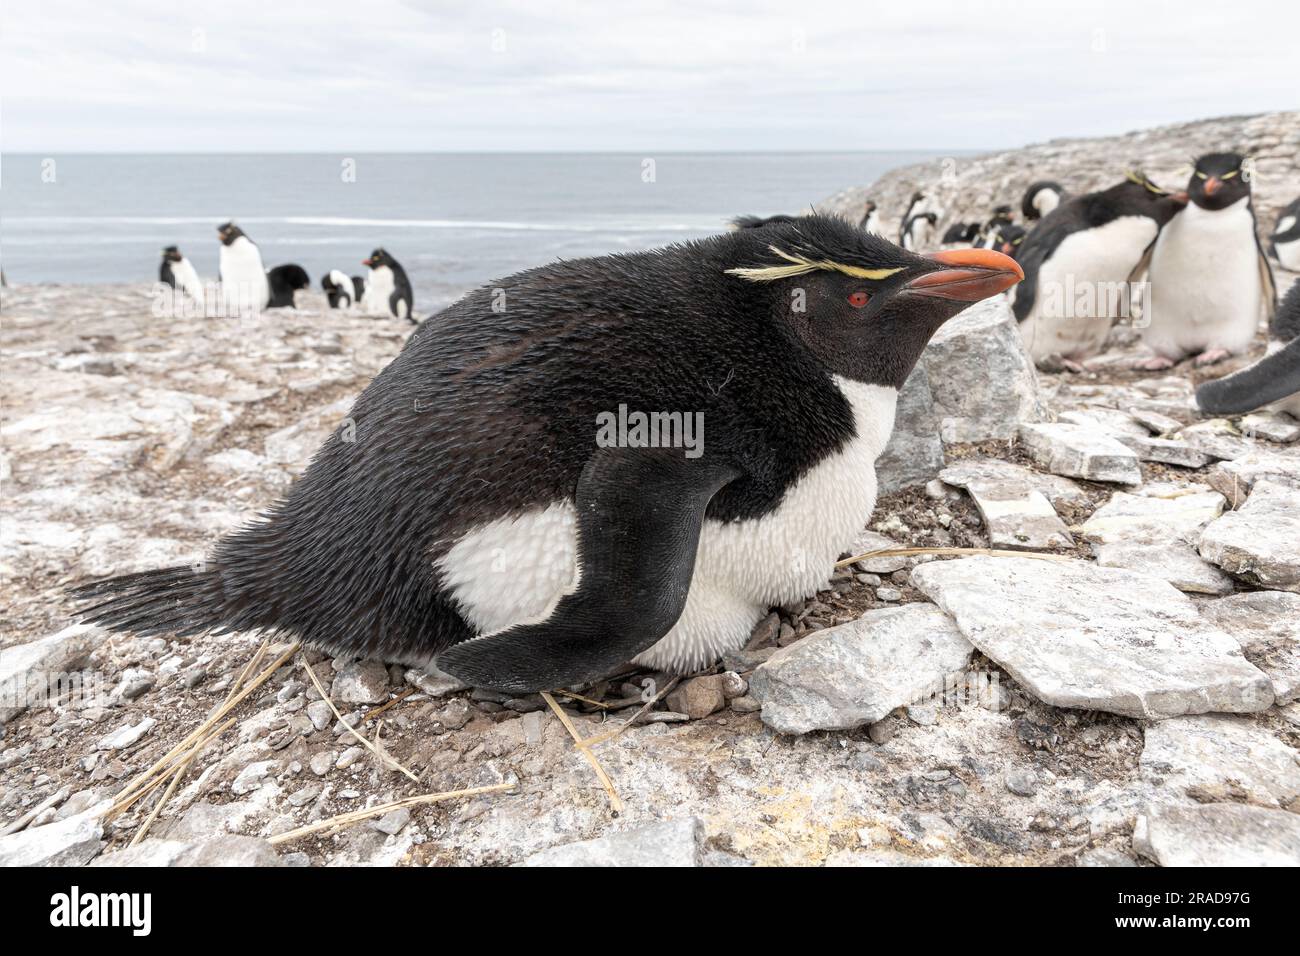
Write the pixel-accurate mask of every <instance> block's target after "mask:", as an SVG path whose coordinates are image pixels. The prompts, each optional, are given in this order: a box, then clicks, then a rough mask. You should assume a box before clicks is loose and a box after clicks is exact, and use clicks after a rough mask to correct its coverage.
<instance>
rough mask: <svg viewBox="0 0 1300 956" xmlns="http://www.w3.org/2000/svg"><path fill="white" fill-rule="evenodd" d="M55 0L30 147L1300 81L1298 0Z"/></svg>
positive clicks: (23, 16)
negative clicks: (1255, 0) (298, 1)
mask: <svg viewBox="0 0 1300 956" xmlns="http://www.w3.org/2000/svg"><path fill="white" fill-rule="evenodd" d="M1255 6H1256V5H1252V4H1251V3H1245V2H1240V0H1231V2H1230V0H1209V2H1202V0H1177V2H1167V3H1160V2H1155V3H1151V2H1140V0H1125V2H1122V3H1121V2H1115V0H1089V2H1073V3H1048V2H1028V0H1023V2H1022V0H986V2H978V0H976V2H968V3H957V2H953V3H948V2H944V0H924V2H920V0H890V2H885V3H875V2H866V0H860V2H856V3H843V4H838V3H819V2H811V0H783V2H767V0H732V2H728V3H722V2H712V0H665V2H660V3H635V4H633V3H626V4H624V3H616V2H614V0H606V2H593V3H574V2H565V0H534V2H527V3H525V2H501V3H491V2H470V0H465V2H461V0H430V2H421V0H414V2H401V0H363V2H355V0H353V2H343V3H340V2H332V0H330V2H320V3H311V4H302V5H301V6H295V5H292V4H288V3H282V2H280V0H221V2H216V3H214V2H194V3H188V2H181V3H176V2H167V0H164V2H159V0H148V2H136V0H125V2H113V3H105V2H103V0H67V2H59V0H36V2H30V0H29V2H25V3H24V2H18V0H15V2H10V3H6V4H5V5H4V10H3V56H2V57H0V78H2V80H3V92H4V103H3V110H4V112H3V119H2V123H3V129H2V133H0V135H2V139H0V146H2V147H3V148H4V149H6V150H10V151H15V152H37V153H47V152H60V151H62V152H70V151H126V152H135V151H140V152H172V151H204V152H208V151H327V152H345V153H350V152H363V151H378V150H575V151H577V150H631V151H647V150H654V149H657V150H674V149H686V150H718V149H722V150H798V149H808V150H857V149H903V148H934V149H940V150H942V149H980V148H987V147H1001V146H1012V145H1019V144H1022V143H1026V142H1032V141H1037V140H1042V139H1047V138H1051V137H1056V136H1085V135H1095V134H1101V133H1118V132H1124V131H1126V130H1130V129H1136V128H1140V127H1144V126H1150V125H1155V124H1159V123H1166V122H1174V121H1179V120H1190V119H1197V118H1201V117H1206V116H1215V115H1223V114H1231V113H1253V112H1261V111H1266V110H1274V109H1294V108H1296V107H1297V106H1300V93H1298V92H1297V91H1298V90H1300V82H1298V81H1297V74H1296V69H1297V63H1296V56H1297V52H1296V48H1295V44H1296V37H1297V35H1300V29H1298V28H1300V15H1298V14H1297V13H1296V12H1295V11H1296V10H1297V9H1300V5H1298V4H1295V3H1294V2H1293V3H1276V4H1273V3H1269V4H1263V3H1261V4H1258V5H1257V7H1258V10H1260V11H1263V12H1255V11H1254V9H1253V7H1255Z"/></svg>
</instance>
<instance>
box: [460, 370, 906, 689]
mask: <svg viewBox="0 0 1300 956" xmlns="http://www.w3.org/2000/svg"><path fill="white" fill-rule="evenodd" d="M836 384H837V385H838V386H839V387H840V389H841V391H843V393H844V395H845V397H846V398H848V399H849V402H850V403H851V405H852V407H853V413H854V418H855V421H856V423H857V435H856V436H855V437H854V438H853V439H852V440H851V441H849V442H848V444H846V445H845V446H844V448H842V449H841V450H840V451H839V452H837V453H836V454H834V455H832V456H830V457H829V458H827V459H825V460H823V461H822V462H820V463H819V464H818V465H817V466H815V467H814V468H813V469H811V470H810V471H809V472H807V473H806V474H805V475H803V477H802V478H800V479H799V481H797V482H796V483H795V484H794V485H792V486H791V487H790V488H789V489H788V490H787V491H786V493H785V496H784V497H783V498H782V500H781V503H780V505H778V506H777V508H776V509H775V510H774V511H773V512H772V513H770V514H768V515H766V516H764V517H762V518H755V519H752V520H747V521H735V522H728V523H722V522H718V521H706V522H705V523H704V527H703V529H702V530H701V532H700V543H699V548H698V551H697V553H696V561H695V574H694V576H693V577H692V579H691V587H690V590H689V592H688V593H687V597H686V607H685V609H684V610H683V612H682V616H681V617H680V618H679V619H678V621H677V624H676V625H674V626H673V628H672V630H670V631H669V632H668V633H667V634H666V635H665V636H664V637H663V638H662V639H661V640H660V641H659V642H658V643H656V644H655V645H654V646H653V647H651V648H650V649H649V650H647V651H645V652H644V653H642V654H641V655H639V656H638V657H637V658H636V661H637V663H639V664H644V665H646V666H649V667H656V668H663V669H666V670H673V671H677V672H684V671H688V670H693V669H697V668H699V667H703V666H705V665H706V664H711V663H712V662H714V661H716V660H717V659H718V657H720V656H721V655H722V654H723V653H725V652H727V651H732V650H735V649H737V648H739V647H740V646H742V645H743V644H744V642H745V640H746V639H747V638H748V637H749V633H750V631H751V630H752V629H753V626H754V624H755V623H756V622H757V621H758V619H759V618H760V617H762V616H763V615H764V614H765V613H766V612H767V609H768V608H769V607H772V606H774V605H777V604H784V603H786V602H788V601H793V600H797V599H799V598H804V597H809V596H811V595H812V594H815V593H816V592H817V591H818V590H819V589H820V588H823V587H825V585H826V583H827V581H828V580H829V579H830V575H831V572H832V570H833V569H834V565H835V561H836V559H837V558H838V557H839V555H840V554H841V553H842V552H843V551H844V549H846V548H847V547H849V545H851V544H852V543H853V539H854V538H855V537H856V536H857V534H858V533H859V532H860V531H861V530H862V529H863V528H864V527H866V524H867V520H868V519H869V518H870V517H871V511H872V509H873V508H874V507H875V504H876V472H875V460H876V458H877V456H879V454H880V452H881V451H882V450H883V449H884V447H885V443H886V442H887V441H888V440H889V433H890V432H891V431H892V430H893V427H894V408H895V402H896V400H897V398H898V393H897V392H896V391H895V390H894V389H892V388H883V387H880V386H876V385H863V384H860V383H857V382H850V381H847V380H844V379H839V378H837V379H836ZM437 569H438V571H439V573H440V576H441V579H442V582H443V586H444V587H445V588H446V589H447V590H449V591H450V592H451V593H452V595H453V596H454V597H455V599H456V601H457V603H458V605H459V606H460V608H461V609H462V611H463V613H464V614H465V617H466V619H467V620H469V622H470V623H471V624H472V625H473V626H474V627H475V628H476V630H477V631H478V632H479V633H480V634H488V633H491V632H493V631H497V630H500V629H502V628H506V627H510V626H511V625H514V624H519V623H523V622H532V621H542V620H545V619H546V618H547V617H548V616H549V615H550V614H551V612H552V611H553V610H554V609H555V605H556V604H557V603H558V602H559V600H560V598H561V596H563V595H564V594H565V593H568V592H571V591H573V590H575V589H576V588H577V586H578V582H579V580H580V576H581V569H580V568H579V566H578V549H577V521H576V515H575V512H574V507H573V502H572V501H561V502H556V503H553V504H551V505H549V506H548V507H546V508H539V509H537V510H535V511H532V512H529V513H528V514H525V515H521V516H519V517H517V518H503V519H498V520H497V521H493V522H491V523H489V524H487V525H484V526H482V527H480V528H476V529H474V530H473V531H470V532H468V533H467V534H465V535H464V536H463V537H462V538H461V539H460V540H459V541H458V542H456V544H455V545H454V546H453V547H452V548H451V549H450V551H448V553H447V554H446V555H445V556H443V557H442V558H441V559H440V560H439V561H438V563H437Z"/></svg>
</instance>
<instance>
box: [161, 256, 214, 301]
mask: <svg viewBox="0 0 1300 956" xmlns="http://www.w3.org/2000/svg"><path fill="white" fill-rule="evenodd" d="M158 280H159V281H160V282H163V283H166V284H167V285H169V286H171V287H172V288H173V289H179V290H180V291H181V292H183V293H185V294H186V295H188V296H189V297H190V298H191V299H193V300H194V301H195V302H197V303H198V304H199V307H200V308H202V306H203V282H202V280H200V279H199V274H198V272H197V271H196V270H195V268H194V266H193V264H191V262H190V260H189V259H186V258H185V256H183V255H181V251H180V249H178V248H177V247H176V246H168V247H167V248H166V249H164V250H163V251H162V264H161V265H159V267H158Z"/></svg>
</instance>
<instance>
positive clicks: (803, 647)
mask: <svg viewBox="0 0 1300 956" xmlns="http://www.w3.org/2000/svg"><path fill="white" fill-rule="evenodd" d="M973 650H974V648H972V647H971V643H970V641H968V640H966V638H964V637H963V636H962V634H961V632H960V631H958V630H957V628H956V627H955V626H954V625H953V622H952V620H951V619H950V618H949V617H948V615H946V614H944V613H943V612H942V611H940V610H939V609H938V608H936V607H934V606H932V605H929V604H905V605H902V606H900V607H889V608H880V609H878V610H874V611H868V612H867V613H866V614H864V615H862V617H860V618H858V619H857V620H856V621H850V622H849V623H848V624H840V625H839V626H837V627H830V628H826V629H825V630H822V631H818V632H816V633H815V634H813V635H811V636H809V637H805V638H804V639H803V640H801V641H798V642H797V643H794V644H791V645H790V646H789V647H785V648H782V649H781V650H779V651H777V652H776V653H775V654H773V655H772V657H771V658H769V659H768V660H767V661H766V662H765V663H763V664H761V665H760V666H759V667H758V669H757V670H755V671H754V674H753V676H752V677H751V678H750V680H749V693H750V695H751V696H752V697H754V698H755V699H757V700H758V701H760V702H761V703H762V705H763V711H762V718H763V723H765V724H767V725H768V726H769V727H771V728H773V729H774V730H777V731H780V732H781V733H785V734H805V733H808V732H809V731H812V730H848V729H851V728H853V727H860V726H861V725H863V724H871V723H875V722H876V721H878V720H881V719H882V718H884V717H885V715H887V714H888V713H889V712H890V711H892V710H894V709H895V708H897V707H902V706H903V705H904V704H911V703H916V702H917V701H920V700H924V699H928V698H929V697H930V696H932V695H933V694H934V693H935V691H936V689H942V687H943V684H944V679H945V678H946V677H948V676H949V675H950V674H952V673H954V672H955V671H960V670H962V669H963V668H964V667H965V666H966V663H967V662H968V661H969V660H970V656H971V654H972V652H973Z"/></svg>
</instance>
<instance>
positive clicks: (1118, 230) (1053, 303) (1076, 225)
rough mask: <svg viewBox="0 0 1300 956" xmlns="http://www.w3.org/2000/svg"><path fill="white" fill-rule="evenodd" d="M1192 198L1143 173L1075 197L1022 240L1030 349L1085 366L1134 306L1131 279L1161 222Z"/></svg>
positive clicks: (1042, 358) (1018, 300) (1058, 362)
mask: <svg viewBox="0 0 1300 956" xmlns="http://www.w3.org/2000/svg"><path fill="white" fill-rule="evenodd" d="M1186 203H1187V196H1186V195H1185V194H1170V193H1169V192H1168V191H1167V190H1164V189H1161V188H1160V187H1159V186H1157V185H1156V184H1155V183H1153V182H1152V181H1151V180H1150V179H1149V178H1147V176H1146V175H1145V174H1144V173H1140V172H1130V173H1128V175H1127V176H1126V177H1125V179H1124V181H1123V182H1122V183H1119V184H1118V185H1115V186H1111V187H1110V188H1109V189H1103V190H1100V191H1099V192H1095V193H1086V194H1085V195H1082V196H1075V197H1074V198H1073V199H1068V200H1066V201H1065V202H1064V203H1062V204H1061V205H1060V206H1058V207H1057V208H1056V209H1054V210H1053V211H1052V212H1050V213H1048V214H1047V215H1046V216H1044V217H1043V218H1042V220H1041V221H1040V222H1039V223H1038V225H1037V226H1035V227H1034V229H1033V231H1031V232H1030V233H1029V234H1028V235H1027V236H1026V237H1025V239H1024V241H1023V242H1022V243H1021V244H1020V245H1019V246H1018V247H1017V248H1016V261H1017V262H1019V263H1020V265H1021V266H1022V267H1023V268H1024V270H1025V281H1024V282H1022V283H1021V284H1020V285H1019V286H1017V287H1016V290H1015V301H1014V303H1013V304H1012V309H1013V311H1014V312H1015V316H1016V320H1017V321H1018V322H1019V323H1020V335H1021V337H1022V338H1023V339H1024V342H1025V348H1026V349H1027V350H1028V351H1029V354H1030V357H1031V358H1033V360H1034V361H1035V362H1036V363H1038V364H1039V365H1041V366H1044V367H1046V368H1057V367H1064V368H1068V369H1071V370H1072V371H1081V370H1082V366H1081V365H1080V364H1079V363H1080V362H1081V361H1082V360H1083V359H1085V358H1088V357H1089V356H1091V355H1095V354H1096V353H1097V352H1099V351H1101V348H1102V346H1103V345H1105V343H1106V338H1107V336H1108V335H1109V334H1110V329H1111V326H1112V325H1114V324H1115V320H1116V319H1117V318H1119V317H1120V316H1121V315H1122V314H1123V313H1124V311H1125V310H1127V309H1128V308H1129V306H1130V301H1131V300H1130V296H1129V287H1128V279H1129V275H1130V273H1132V272H1133V270H1134V267H1136V266H1137V264H1138V263H1139V262H1140V261H1141V259H1142V255H1143V253H1144V252H1145V250H1146V249H1148V248H1149V247H1150V245H1151V242H1152V240H1154V239H1155V237H1156V234H1157V233H1158V232H1159V231H1160V228H1161V227H1162V226H1163V225H1164V224H1165V223H1167V222H1168V221H1169V220H1170V219H1171V218H1173V216H1174V214H1175V213H1176V212H1178V210H1180V209H1182V208H1183V206H1184V205H1186Z"/></svg>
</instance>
